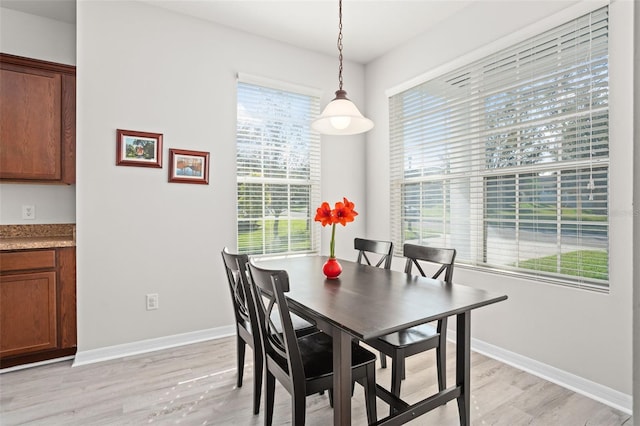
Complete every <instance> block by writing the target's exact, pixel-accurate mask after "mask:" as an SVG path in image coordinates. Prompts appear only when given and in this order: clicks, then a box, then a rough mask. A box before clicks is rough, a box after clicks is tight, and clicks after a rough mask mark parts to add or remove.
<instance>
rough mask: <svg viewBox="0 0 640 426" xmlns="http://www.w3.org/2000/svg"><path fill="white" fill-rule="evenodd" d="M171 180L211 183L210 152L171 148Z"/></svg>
mask: <svg viewBox="0 0 640 426" xmlns="http://www.w3.org/2000/svg"><path fill="white" fill-rule="evenodd" d="M169 157H170V162H171V163H170V165H169V182H177V183H201V184H205V185H208V184H209V153H208V152H203V151H188V150H185V149H169Z"/></svg>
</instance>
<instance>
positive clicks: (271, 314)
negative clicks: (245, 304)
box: [249, 260, 306, 395]
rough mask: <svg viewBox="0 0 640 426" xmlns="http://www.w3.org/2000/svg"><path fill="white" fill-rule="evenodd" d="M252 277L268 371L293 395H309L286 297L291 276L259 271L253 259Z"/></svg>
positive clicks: (270, 270)
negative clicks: (295, 393)
mask: <svg viewBox="0 0 640 426" xmlns="http://www.w3.org/2000/svg"><path fill="white" fill-rule="evenodd" d="M249 274H250V277H251V279H250V286H251V289H252V291H253V299H254V301H255V306H256V311H257V317H258V323H259V324H260V334H261V337H262V346H263V348H264V352H265V357H266V360H265V361H266V365H267V368H268V369H269V371H271V372H272V373H274V375H275V376H276V377H277V378H278V380H279V381H280V382H281V384H282V385H283V386H284V387H285V388H287V389H288V390H289V391H290V392H301V394H302V395H306V390H305V386H306V385H305V374H304V367H303V364H302V357H301V356H300V348H299V347H298V340H297V336H296V333H295V330H294V328H293V324H292V322H291V313H290V312H289V305H288V304H287V299H286V296H285V295H284V294H285V293H286V292H288V291H289V274H287V271H284V270H272V269H263V268H260V267H259V266H257V265H255V264H254V263H253V260H250V261H249ZM278 323H280V327H278Z"/></svg>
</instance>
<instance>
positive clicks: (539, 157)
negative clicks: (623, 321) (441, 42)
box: [389, 7, 609, 289]
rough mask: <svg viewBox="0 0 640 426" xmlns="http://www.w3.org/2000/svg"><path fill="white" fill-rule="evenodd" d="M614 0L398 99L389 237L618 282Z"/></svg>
mask: <svg viewBox="0 0 640 426" xmlns="http://www.w3.org/2000/svg"><path fill="white" fill-rule="evenodd" d="M608 25H609V24H608V8H607V7H605V8H602V9H599V10H596V11H593V12H592V13H589V14H587V15H585V16H582V17H580V18H578V19H575V20H573V21H571V22H567V23H566V24H564V25H561V26H558V27H556V28H554V29H552V30H550V31H547V32H545V33H543V34H540V35H538V36H536V37H532V38H530V39H528V40H526V41H524V42H521V43H518V44H517V45H514V46H512V47H510V48H507V49H504V50H501V51H499V52H496V53H494V54H492V55H490V56H489V57H486V58H483V59H481V60H478V61H475V62H473V63H470V64H468V65H467V66H464V67H462V68H459V69H456V70H454V71H451V72H448V73H446V74H444V75H442V76H440V77H437V78H434V79H432V80H430V81H427V82H425V83H422V84H420V85H418V86H415V87H413V88H410V89H407V90H405V91H403V92H401V93H398V94H395V95H393V96H391V97H390V98H389V111H390V146H391V165H390V166H391V201H392V202H391V206H392V207H391V208H392V212H391V213H392V214H391V217H392V218H393V219H392V238H393V241H394V243H395V245H396V247H397V249H398V250H399V251H398V254H400V251H401V249H402V245H403V243H405V242H412V243H419V244H425V245H431V246H442V247H453V248H456V249H457V250H458V255H457V258H456V260H457V263H460V264H466V265H469V266H472V267H482V268H487V269H489V268H490V269H493V270H495V271H500V272H505V273H518V274H526V275H527V276H529V277H531V278H534V279H540V280H550V281H554V282H561V283H565V284H570V285H578V286H586V287H590V288H596V289H606V288H607V287H608V276H609V274H608V236H609V232H608V182H609V178H608V170H609V143H608V135H609V104H608V94H609V83H608V79H609V77H608Z"/></svg>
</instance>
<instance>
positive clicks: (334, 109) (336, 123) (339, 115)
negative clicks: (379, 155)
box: [311, 0, 373, 135]
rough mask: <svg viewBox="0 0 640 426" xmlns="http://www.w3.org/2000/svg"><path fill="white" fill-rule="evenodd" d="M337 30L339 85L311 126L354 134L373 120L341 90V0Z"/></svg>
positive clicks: (322, 131) (370, 124)
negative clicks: (363, 113)
mask: <svg viewBox="0 0 640 426" xmlns="http://www.w3.org/2000/svg"><path fill="white" fill-rule="evenodd" d="M338 13H339V20H340V25H339V27H338V28H339V32H338V60H339V62H340V67H339V68H338V82H339V87H338V90H336V97H335V98H334V99H333V100H332V101H331V102H329V104H328V105H327V106H326V107H325V108H324V111H322V115H320V117H318V118H317V119H316V120H315V121H314V122H313V123H311V127H312V128H313V129H314V130H317V131H318V132H320V133H322V134H324V135H356V134H358V133H364V132H367V131H369V130H371V129H372V128H373V121H371V120H369V119H368V118H366V117H364V116H363V115H362V113H361V112H360V111H359V110H358V107H357V106H355V104H354V103H353V102H351V101H350V100H349V98H347V92H346V91H344V90H342V0H339V3H338Z"/></svg>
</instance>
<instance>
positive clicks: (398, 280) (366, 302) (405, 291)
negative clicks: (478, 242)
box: [256, 255, 507, 426]
mask: <svg viewBox="0 0 640 426" xmlns="http://www.w3.org/2000/svg"><path fill="white" fill-rule="evenodd" d="M326 260H327V257H325V256H316V255H311V256H287V257H278V258H261V259H256V264H258V265H260V266H261V267H263V268H267V269H277V270H285V271H287V273H288V275H289V282H290V291H289V292H288V293H287V302H288V303H289V308H290V310H292V311H293V312H295V313H296V314H298V315H300V316H302V317H303V318H305V319H307V320H308V321H311V322H313V323H315V324H316V326H317V327H318V328H319V329H320V330H322V331H323V332H325V333H327V334H329V335H331V336H332V338H333V371H334V376H333V386H334V388H333V410H334V411H333V424H334V425H339V426H348V425H351V393H352V388H351V386H352V385H351V380H352V379H351V344H352V341H353V339H357V340H359V341H362V342H364V341H367V340H371V339H375V338H377V337H380V336H384V335H386V334H389V333H393V332H396V331H400V330H403V329H407V328H409V327H413V326H415V325H419V324H423V323H427V322H431V321H436V320H438V319H441V318H446V317H452V316H455V317H456V333H455V334H456V339H455V343H456V369H455V371H456V381H455V384H454V385H452V386H450V387H447V388H446V389H444V390H442V391H439V392H437V393H435V394H433V395H430V396H428V397H426V398H425V399H422V400H420V401H418V402H415V403H412V404H409V403H407V402H405V401H403V400H402V399H401V398H400V397H398V396H395V395H393V394H392V393H391V392H389V391H388V390H387V389H385V388H384V387H382V386H380V385H379V384H378V385H377V387H376V395H377V397H379V398H381V399H382V400H383V401H385V402H386V403H387V404H389V405H390V407H391V409H390V411H389V415H388V416H387V417H384V418H382V419H378V421H377V422H376V423H374V424H375V425H399V424H404V423H407V422H409V421H411V420H414V419H415V418H416V417H418V416H421V415H423V414H425V413H427V412H429V411H431V410H433V409H435V408H437V407H439V406H441V405H444V404H446V403H447V402H449V401H452V400H454V399H455V400H456V401H457V404H458V411H459V417H460V425H462V426H467V425H469V424H470V401H471V400H470V392H471V387H470V370H471V362H470V358H471V311H472V310H474V309H477V308H480V307H483V306H487V305H490V304H493V303H496V302H500V301H503V300H506V299H507V295H504V294H496V293H491V292H488V291H485V290H483V289H480V288H476V287H471V286H467V285H460V284H455V283H453V284H447V283H445V282H444V281H440V280H436V279H432V278H426V277H422V276H416V275H411V274H407V273H405V272H402V271H396V270H393V269H382V268H377V267H374V266H369V265H361V264H359V263H356V262H353V261H349V260H344V259H339V262H340V264H341V266H342V273H341V274H340V275H339V277H338V278H336V279H327V278H326V277H325V276H324V274H323V273H322V266H323V264H324V263H325V261H326Z"/></svg>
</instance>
